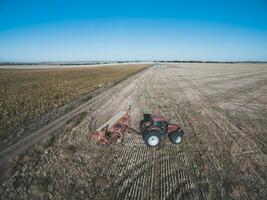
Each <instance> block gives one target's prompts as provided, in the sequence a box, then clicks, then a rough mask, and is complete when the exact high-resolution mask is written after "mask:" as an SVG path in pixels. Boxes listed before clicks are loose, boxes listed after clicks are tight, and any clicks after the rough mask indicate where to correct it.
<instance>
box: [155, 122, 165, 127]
mask: <svg viewBox="0 0 267 200" xmlns="http://www.w3.org/2000/svg"><path fill="white" fill-rule="evenodd" d="M154 126H158V127H160V126H163V122H162V121H154Z"/></svg>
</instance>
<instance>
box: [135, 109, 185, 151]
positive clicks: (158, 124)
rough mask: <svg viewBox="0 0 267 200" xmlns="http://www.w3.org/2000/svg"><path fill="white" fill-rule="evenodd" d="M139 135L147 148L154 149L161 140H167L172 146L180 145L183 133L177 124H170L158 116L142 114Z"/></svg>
mask: <svg viewBox="0 0 267 200" xmlns="http://www.w3.org/2000/svg"><path fill="white" fill-rule="evenodd" d="M140 133H141V135H142V136H143V139H144V141H145V143H146V145H147V146H149V147H156V146H159V145H160V142H161V140H162V139H164V138H166V137H167V136H168V138H169V139H170V141H171V142H172V143H173V144H180V143H181V142H182V138H183V135H184V131H183V130H182V129H181V127H180V126H179V125H177V124H170V123H168V122H166V121H165V120H164V117H162V116H159V115H151V114H144V119H143V120H141V122H140Z"/></svg>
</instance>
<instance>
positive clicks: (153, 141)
mask: <svg viewBox="0 0 267 200" xmlns="http://www.w3.org/2000/svg"><path fill="white" fill-rule="evenodd" d="M144 140H145V143H146V146H148V147H157V146H159V145H160V142H161V135H160V132H157V131H150V132H147V133H146V134H145V137H144Z"/></svg>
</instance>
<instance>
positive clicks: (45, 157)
mask: <svg viewBox="0 0 267 200" xmlns="http://www.w3.org/2000/svg"><path fill="white" fill-rule="evenodd" d="M128 105H132V111H131V115H132V125H133V126H134V127H135V128H138V123H139V120H140V119H141V117H142V114H143V113H144V112H152V113H157V114H161V115H163V116H165V118H166V119H167V120H168V121H171V122H176V123H179V124H180V125H181V126H182V128H183V129H184V130H185V138H184V141H183V143H182V144H180V145H172V144H171V143H170V142H169V141H167V140H166V141H164V142H163V143H162V144H161V146H160V147H158V148H148V147H146V146H145V145H144V142H143V140H142V138H141V137H140V136H139V135H137V134H135V133H133V132H128V133H126V136H125V138H124V141H123V142H122V143H120V144H116V145H111V146H109V147H101V146H98V145H96V144H93V143H91V140H90V138H91V136H92V133H93V131H94V130H95V129H97V128H98V127H99V126H100V125H102V124H103V123H104V122H106V121H107V120H108V119H110V118H111V117H112V116H114V115H115V114H116V113H118V112H119V111H122V110H125V108H127V107H128ZM266 129H267V64H212V63H211V64H205V63H203V64H199V63H196V64H186V63H179V64H168V65H167V66H166V67H150V68H149V69H147V70H145V71H142V72H140V73H138V74H136V75H134V76H132V77H130V78H128V79H126V80H125V81H123V82H121V83H119V84H117V85H116V86H114V87H112V88H110V89H108V90H106V91H105V92H104V93H102V94H101V96H99V98H97V100H96V101H94V102H93V103H92V104H90V105H89V106H88V109H87V111H86V113H85V117H84V118H83V120H81V121H80V122H78V123H75V122H70V123H67V124H66V126H65V128H64V129H63V130H61V133H60V134H57V136H51V137H50V138H47V139H46V140H43V141H41V142H40V143H38V144H36V145H34V146H33V147H32V148H31V149H29V150H28V152H27V153H26V154H24V155H22V156H20V157H18V158H16V159H15V160H14V161H12V162H10V163H9V164H8V167H7V169H6V171H5V173H3V174H2V176H1V187H0V194H1V196H2V197H3V198H4V199H14V198H21V199H32V198H37V199H40V198H44V199H264V198H265V197H266V196H267V189H266V185H267V171H266V168H267V155H266V153H267V137H266V134H267V133H266Z"/></svg>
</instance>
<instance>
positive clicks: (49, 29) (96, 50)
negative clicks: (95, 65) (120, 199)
mask: <svg viewBox="0 0 267 200" xmlns="http://www.w3.org/2000/svg"><path fill="white" fill-rule="evenodd" d="M158 59H165V60H219V61H224V60H226V61H229V60H259V61H260V60H265V61H266V60H267V1H266V0H254V1H253V0H235V1H230V0H224V1H219V0H218V1H216V0H214V1H208V0H202V1H194V0H187V1H186V0H184V1H178V0H176V1H174V0H164V1H156V0H154V1H152V0H147V1H145V0H143V1H141V0H123V1H122V0H121V1H119V0H114V1H105V0H102V1H101V0H98V1H90V0H88V1H82V0H75V1H67V0H65V1H63V0H43V1H42V0H39V1H38V0H0V61H21V62H28V61H34V62H35V61H90V60H158Z"/></svg>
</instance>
